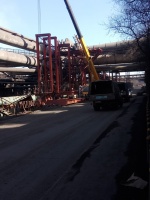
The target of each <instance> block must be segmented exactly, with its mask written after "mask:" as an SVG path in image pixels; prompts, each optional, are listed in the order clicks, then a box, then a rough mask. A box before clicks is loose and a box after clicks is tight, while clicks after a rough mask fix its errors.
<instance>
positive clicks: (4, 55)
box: [0, 50, 37, 66]
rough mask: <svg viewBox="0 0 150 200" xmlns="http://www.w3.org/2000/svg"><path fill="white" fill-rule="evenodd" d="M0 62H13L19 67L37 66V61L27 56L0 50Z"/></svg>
mask: <svg viewBox="0 0 150 200" xmlns="http://www.w3.org/2000/svg"><path fill="white" fill-rule="evenodd" d="M0 61H6V62H13V63H17V64H20V66H37V59H36V58H35V57H30V56H27V55H22V54H17V53H13V52H8V51H3V50H0Z"/></svg>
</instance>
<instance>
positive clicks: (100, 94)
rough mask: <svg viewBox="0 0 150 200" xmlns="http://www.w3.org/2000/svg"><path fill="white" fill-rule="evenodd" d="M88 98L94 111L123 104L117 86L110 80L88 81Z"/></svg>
mask: <svg viewBox="0 0 150 200" xmlns="http://www.w3.org/2000/svg"><path fill="white" fill-rule="evenodd" d="M89 98H90V101H92V104H93V108H94V110H95V111H98V110H100V108H108V107H109V108H118V107H119V106H120V107H121V106H122V105H123V99H122V97H121V93H120V90H119V87H118V85H117V83H116V82H114V81H112V80H98V81H93V82H91V83H90V86H89Z"/></svg>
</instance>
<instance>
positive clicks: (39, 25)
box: [38, 0, 41, 34]
mask: <svg viewBox="0 0 150 200" xmlns="http://www.w3.org/2000/svg"><path fill="white" fill-rule="evenodd" d="M38 33H39V34H40V33H41V5H40V0H38Z"/></svg>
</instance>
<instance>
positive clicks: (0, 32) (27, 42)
mask: <svg viewBox="0 0 150 200" xmlns="http://www.w3.org/2000/svg"><path fill="white" fill-rule="evenodd" d="M0 43H3V44H7V45H10V46H14V47H18V48H21V49H26V50H29V51H34V52H36V42H35V40H32V39H29V38H27V37H24V36H23V35H19V34H17V33H15V32H12V31H9V30H7V29H4V28H2V27H0Z"/></svg>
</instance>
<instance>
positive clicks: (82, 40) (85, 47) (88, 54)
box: [64, 0, 99, 81]
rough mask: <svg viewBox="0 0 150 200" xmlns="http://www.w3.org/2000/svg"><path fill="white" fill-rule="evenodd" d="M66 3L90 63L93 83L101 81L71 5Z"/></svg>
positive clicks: (89, 68) (65, 0)
mask: <svg viewBox="0 0 150 200" xmlns="http://www.w3.org/2000/svg"><path fill="white" fill-rule="evenodd" d="M64 2H65V4H66V7H67V9H68V12H69V15H70V17H71V20H72V22H73V25H74V27H75V30H76V32H77V35H78V38H79V40H80V43H81V46H82V49H83V51H84V54H85V56H86V60H87V62H88V70H89V74H90V78H91V81H97V80H99V76H98V74H97V72H96V69H95V66H94V64H93V61H92V58H91V56H90V53H89V50H88V48H87V46H86V44H85V41H84V38H83V36H82V34H81V32H80V29H79V27H78V24H77V22H76V20H75V17H74V15H73V12H72V9H71V7H70V5H69V3H68V1H67V0H64Z"/></svg>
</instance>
